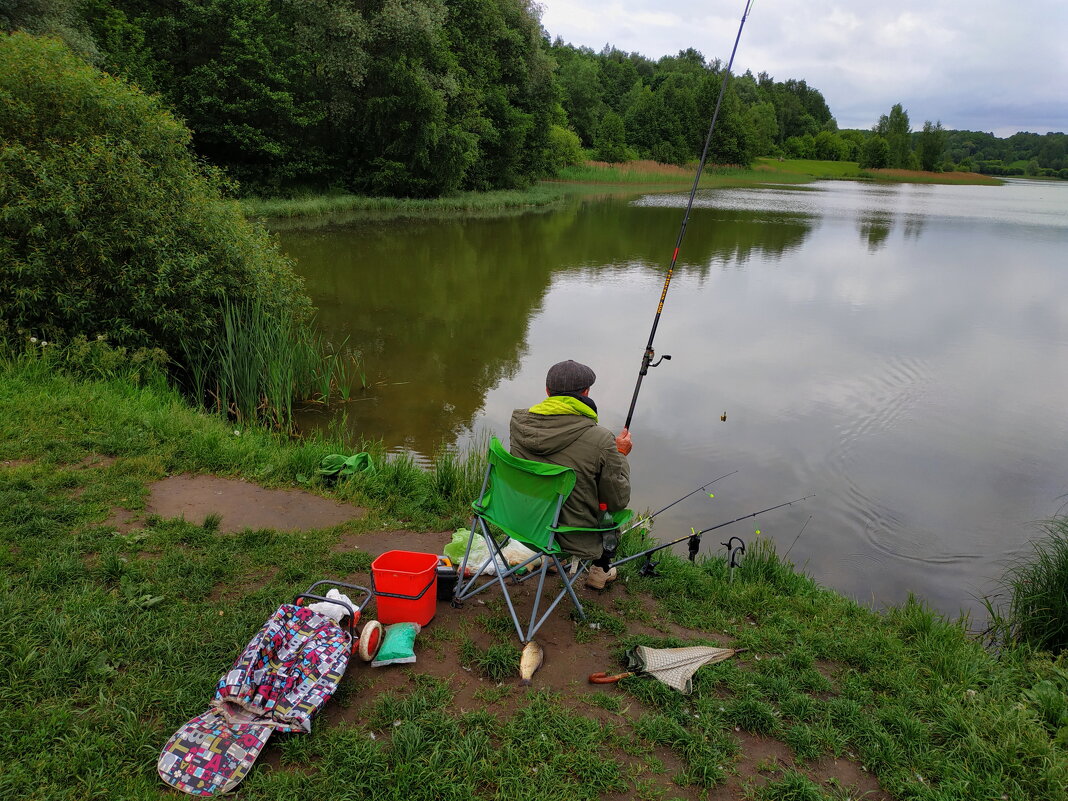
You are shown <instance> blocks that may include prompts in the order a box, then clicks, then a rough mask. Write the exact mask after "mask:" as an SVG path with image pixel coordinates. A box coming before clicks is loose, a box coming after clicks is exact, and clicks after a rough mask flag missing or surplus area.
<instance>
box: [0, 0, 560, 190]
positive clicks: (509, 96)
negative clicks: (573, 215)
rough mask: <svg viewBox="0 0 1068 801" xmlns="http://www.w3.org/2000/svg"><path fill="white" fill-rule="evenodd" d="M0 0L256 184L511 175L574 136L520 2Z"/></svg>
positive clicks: (422, 182) (538, 170) (398, 184)
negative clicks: (183, 126) (167, 108)
mask: <svg viewBox="0 0 1068 801" xmlns="http://www.w3.org/2000/svg"><path fill="white" fill-rule="evenodd" d="M0 13H2V14H3V16H0V24H2V25H4V26H5V27H6V28H7V29H9V30H10V29H13V28H22V29H24V30H27V31H28V32H32V33H58V34H59V35H60V36H61V37H63V38H65V39H66V40H67V41H68V43H70V44H71V45H72V46H73V47H74V48H75V49H80V50H81V51H82V53H83V55H85V56H86V57H87V58H88V60H90V61H91V62H93V63H95V64H96V65H97V66H99V67H101V68H103V69H105V70H107V71H108V72H110V73H112V74H116V75H121V76H123V77H125V78H127V79H128V80H130V81H132V82H133V83H136V84H138V85H139V86H141V87H142V88H144V89H146V90H148V91H150V92H156V93H159V94H160V95H162V96H163V97H164V98H165V99H166V100H167V102H168V103H169V104H170V105H171V106H172V108H174V109H175V110H176V111H177V113H178V114H179V115H180V116H181V117H182V118H183V119H184V120H185V121H186V123H187V124H188V125H189V127H190V128H191V129H192V131H193V144H194V147H195V149H196V151H197V152H198V153H199V154H200V155H202V156H203V157H205V158H206V159H208V160H209V161H211V162H212V163H214V164H216V165H219V166H222V167H224V168H225V169H226V170H227V171H228V172H229V173H230V174H231V175H232V176H233V177H235V178H237V179H238V180H239V181H240V182H241V183H242V184H244V185H245V186H246V187H248V188H252V189H255V190H259V191H271V190H277V189H280V188H282V187H287V186H294V185H307V186H342V187H345V188H347V189H350V190H354V191H357V192H363V193H371V194H394V195H417V196H418V195H422V196H427V195H438V194H442V193H444V192H449V191H452V190H455V189H459V188H466V189H490V188H495V187H505V186H518V185H523V184H525V183H530V182H531V181H533V180H534V179H536V178H538V177H540V176H542V175H545V174H546V173H548V172H550V171H551V170H552V167H553V165H554V163H556V162H557V161H558V160H559V156H558V155H557V154H556V153H555V152H554V149H555V150H559V149H560V148H561V147H567V146H568V145H569V144H571V145H572V149H573V150H574V143H573V142H571V140H569V139H568V137H567V136H566V117H565V115H564V113H563V111H562V109H561V107H560V104H559V102H558V100H557V86H556V82H555V79H554V70H553V64H552V61H551V59H550V58H549V56H548V54H547V53H546V46H545V43H544V42H543V39H542V35H541V25H540V23H539V21H538V17H537V15H536V13H535V9H534V7H533V5H532V4H531V2H529V0H6V2H5V5H4V6H2V7H0ZM557 129H558V130H557Z"/></svg>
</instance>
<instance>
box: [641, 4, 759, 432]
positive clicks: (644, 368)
mask: <svg viewBox="0 0 1068 801" xmlns="http://www.w3.org/2000/svg"><path fill="white" fill-rule="evenodd" d="M752 7H753V0H746V4H745V10H744V11H743V12H742V20H741V22H740V23H739V25H738V35H737V36H735V37H734V48H733V49H732V50H731V57H730V60H729V61H728V62H727V69H726V70H725V71H724V72H723V81H722V82H721V83H720V86H719V97H718V98H717V99H716V107H715V110H714V111H713V112H712V122H711V123H710V124H709V126H708V134H707V135H706V136H705V145H704V148H703V149H702V150H701V160H700V161H699V162H698V164H697V173H696V174H695V175H694V178H693V188H691V189H690V197H689V200H687V202H686V213H685V214H684V215H683V217H682V226H681V227H680V228H679V235H678V237H677V238H676V240H675V250H674V251H672V254H671V264H670V265H668V271H667V276H665V278H664V288H663V290H661V292H660V302H659V303H658V304H657V307H656V315H655V316H654V317H653V327H652V328H651V329H650V331H649V341H648V343H647V344H646V346H645V353H644V354H643V355H642V364H641V368H640V369H639V370H638V380H637V382H636V383H635V384H634V394H633V395H632V396H631V399H630V408H629V409H628V410H627V422H626V423H624V425H623V427H624V428H625V429H628V430H629V429H630V423H631V420H632V419H633V418H634V407H635V406H636V405H637V404H638V393H639V392H640V391H641V388H642V380H643V379H644V378H645V376H646V375H647V374H648V372H649V368H650V367H656V366H657V365H659V364H660V362H662V361H664V360H665V359H669V360H670V359H671V357H670V356H667V355H664V356H661V357H660V359H658V360H657V361H655V362H654V361H653V359H654V358H655V357H656V353H655V351H654V350H653V340H655V339H656V329H657V327H658V326H659V325H660V316H661V314H663V312H664V301H665V300H666V299H667V293H668V287H670V286H671V277H672V275H674V273H675V263H676V262H677V261H678V259H679V248H680V247H682V239H683V237H684V236H686V226H687V224H688V223H689V221H690V212H691V210H692V209H693V200H694V197H695V196H696V195H697V185H698V184H699V183H700V182H701V173H702V172H703V171H704V168H705V161H706V159H707V158H708V150H709V147H710V146H711V144H712V134H713V132H714V131H715V130H716V120H717V119H719V109H720V106H721V105H722V104H723V95H724V94H725V93H726V91H727V81H728V80H729V79H730V75H731V69H732V68H733V66H734V55H735V53H737V52H738V42H739V41H740V40H741V38H742V29H743V28H744V27H745V20H746V18H747V17H748V16H749V11H750V10H751V9H752Z"/></svg>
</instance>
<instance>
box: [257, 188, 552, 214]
mask: <svg viewBox="0 0 1068 801" xmlns="http://www.w3.org/2000/svg"><path fill="white" fill-rule="evenodd" d="M566 194H567V193H565V192H564V191H562V190H560V189H559V188H553V187H551V186H548V185H545V184H539V185H537V186H533V187H531V188H530V189H526V190H519V189H515V190H499V191H492V192H459V193H457V194H454V195H448V196H446V197H438V198H396V197H364V196H361V195H350V194H326V195H315V196H309V197H295V198H246V199H245V200H242V201H241V207H242V209H243V210H244V212H245V215H246V216H248V217H264V218H290V217H298V218H299V217H319V216H327V215H334V214H344V213H351V212H363V213H368V214H383V213H388V214H390V216H405V215H409V216H419V217H423V216H433V215H435V214H455V213H485V212H499V211H507V210H509V209H523V208H530V207H540V206H548V205H551V204H553V203H556V202H558V201H560V200H561V199H563V198H564V197H565V196H566Z"/></svg>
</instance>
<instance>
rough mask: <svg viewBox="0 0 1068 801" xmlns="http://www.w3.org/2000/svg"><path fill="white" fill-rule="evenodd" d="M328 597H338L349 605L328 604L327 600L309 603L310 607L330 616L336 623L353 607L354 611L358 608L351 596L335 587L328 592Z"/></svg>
mask: <svg viewBox="0 0 1068 801" xmlns="http://www.w3.org/2000/svg"><path fill="white" fill-rule="evenodd" d="M326 597H327V598H337V599H338V600H339V601H344V602H345V603H347V604H348V605H349V606H348V607H344V606H342V605H341V604H328V603H326V602H325V601H319V602H318V603H314V604H308V608H309V609H310V610H312V611H313V612H318V613H319V614H320V615H322V616H323V617H328V618H330V619H331V620H333V621H334V622H335V623H340V622H341V618H343V617H345V615H347V614H348V613H349V609H350V608H351V609H352V610H353V611H355V609H356V604H354V603H353V602H352V599H351V598H349V596H347V595H345V594H344V593H342V592H338V591H337V590H336V589H334V588H333V587H331V588H330V590H329V591H328V592H327V593H326Z"/></svg>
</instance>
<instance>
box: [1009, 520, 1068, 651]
mask: <svg viewBox="0 0 1068 801" xmlns="http://www.w3.org/2000/svg"><path fill="white" fill-rule="evenodd" d="M1043 530H1044V531H1045V533H1046V537H1045V539H1042V540H1038V541H1036V542H1033V543H1031V548H1032V551H1031V553H1030V554H1028V555H1027V556H1025V557H1022V558H1021V559H1019V560H1018V561H1017V562H1015V563H1014V564H1012V565H1010V566H1009V569H1008V570H1007V571H1006V573H1005V576H1004V578H1003V582H1004V583H1005V585H1006V586H1007V588H1008V590H1009V593H1010V598H1011V600H1010V601H1009V605H1008V612H1007V616H1006V619H1005V620H1004V624H1005V627H1006V629H1007V633H1008V635H1009V637H1010V638H1011V639H1012V640H1014V641H1016V642H1020V643H1027V644H1029V645H1032V646H1034V647H1036V648H1041V649H1042V650H1045V651H1050V652H1051V653H1059V652H1061V651H1063V650H1065V648H1068V517H1064V516H1061V517H1055V518H1053V519H1051V520H1047V521H1046V522H1045V523H1044V524H1043Z"/></svg>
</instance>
